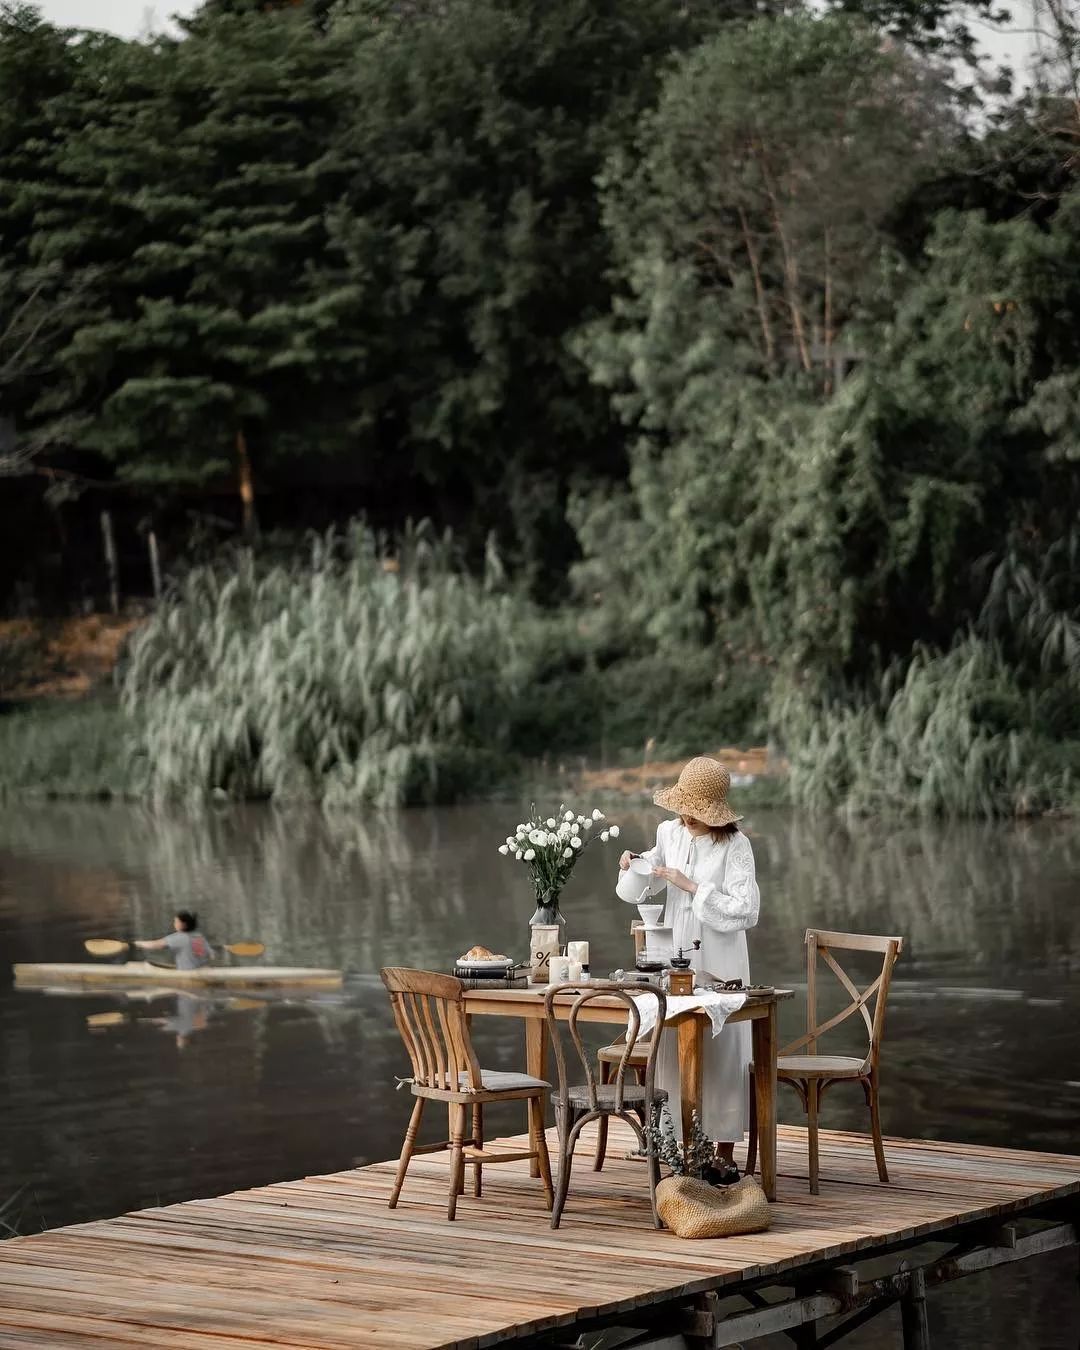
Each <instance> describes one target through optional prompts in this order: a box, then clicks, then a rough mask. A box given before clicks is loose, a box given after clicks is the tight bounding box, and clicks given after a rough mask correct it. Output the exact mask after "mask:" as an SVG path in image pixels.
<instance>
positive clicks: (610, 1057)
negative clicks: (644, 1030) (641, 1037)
mask: <svg viewBox="0 0 1080 1350" xmlns="http://www.w3.org/2000/svg"><path fill="white" fill-rule="evenodd" d="M625 1050H626V1046H625V1044H623V1045H620V1044H619V1042H618V1041H616V1042H615V1044H614V1045H605V1046H604V1048H603V1050H598V1051H597V1052H596V1058H597V1059H598V1060H600V1061H601V1062H602V1063H604V1064H619V1063H621V1061H622V1057H623V1053H624V1051H625ZM648 1058H649V1042H648V1041H638V1043H637V1044H636V1045H635V1046H634V1048H633V1050H631V1051H630V1057H629V1059H628V1060H627V1061H626V1062H627V1064H635V1065H637V1064H644V1063H645V1061H646V1060H647V1059H648Z"/></svg>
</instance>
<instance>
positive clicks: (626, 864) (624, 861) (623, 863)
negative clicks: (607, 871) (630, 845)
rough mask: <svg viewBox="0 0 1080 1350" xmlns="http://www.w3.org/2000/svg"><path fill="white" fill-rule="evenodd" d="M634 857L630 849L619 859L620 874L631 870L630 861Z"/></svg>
mask: <svg viewBox="0 0 1080 1350" xmlns="http://www.w3.org/2000/svg"><path fill="white" fill-rule="evenodd" d="M633 856H634V855H633V854H632V853H631V852H630V851H629V849H627V851H626V852H625V853H624V854H623V855H622V857H621V858H620V859H619V871H620V872H627V871H629V869H630V859H631V858H632V857H633Z"/></svg>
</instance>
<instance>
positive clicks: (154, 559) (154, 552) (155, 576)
mask: <svg viewBox="0 0 1080 1350" xmlns="http://www.w3.org/2000/svg"><path fill="white" fill-rule="evenodd" d="M146 546H147V548H148V549H149V551H150V578H151V580H152V582H153V585H154V599H155V600H160V599H161V555H160V554H159V553H158V542H157V535H156V534H155V533H154V531H153V530H151V531H150V533H149V534H148V535H147V536H146Z"/></svg>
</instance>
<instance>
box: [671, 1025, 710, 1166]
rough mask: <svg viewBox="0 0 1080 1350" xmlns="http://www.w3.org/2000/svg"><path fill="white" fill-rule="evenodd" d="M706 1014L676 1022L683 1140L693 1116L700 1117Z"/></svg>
mask: <svg viewBox="0 0 1080 1350" xmlns="http://www.w3.org/2000/svg"><path fill="white" fill-rule="evenodd" d="M708 1025H709V1019H708V1018H707V1017H699V1016H693V1015H692V1016H690V1017H684V1018H683V1019H682V1020H681V1021H680V1022H679V1023H678V1035H679V1105H680V1107H681V1108H682V1131H683V1141H684V1142H685V1141H686V1140H688V1139H689V1138H690V1131H691V1129H692V1128H693V1115H694V1112H695V1111H696V1112H697V1113H698V1119H699V1120H700V1119H701V1077H702V1062H703V1051H704V1046H705V1028H706V1026H708Z"/></svg>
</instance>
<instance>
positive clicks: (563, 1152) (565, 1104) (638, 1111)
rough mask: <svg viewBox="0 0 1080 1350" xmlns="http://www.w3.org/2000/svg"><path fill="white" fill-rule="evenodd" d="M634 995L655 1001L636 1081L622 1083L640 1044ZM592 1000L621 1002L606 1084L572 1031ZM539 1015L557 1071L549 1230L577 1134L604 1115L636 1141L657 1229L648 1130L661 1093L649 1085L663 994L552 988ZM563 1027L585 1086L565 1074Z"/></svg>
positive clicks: (566, 1184) (655, 1167)
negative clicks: (559, 1009)
mask: <svg viewBox="0 0 1080 1350" xmlns="http://www.w3.org/2000/svg"><path fill="white" fill-rule="evenodd" d="M566 994H573V995H574V1002H573V1003H572V1004H571V1007H570V1011H569V1014H568V1015H567V1019H566V1022H565V1023H564V1024H562V1023H560V1022H559V1020H558V1019H557V1017H556V1015H555V1008H554V1004H555V1000H556V999H557V998H560V997H562V996H565V995H566ZM631 995H635V996H642V995H644V996H646V997H650V996H651V997H652V998H655V999H656V1004H657V1008H656V1023H655V1025H656V1028H657V1031H656V1033H655V1034H654V1035H653V1036H652V1037H651V1039H650V1040H649V1041H648V1042H647V1047H646V1056H645V1064H644V1072H643V1079H644V1081H642V1082H634V1083H628V1082H627V1076H628V1075H629V1074H630V1073H633V1072H635V1064H634V1052H635V1049H636V1048H637V1047H638V1046H639V1044H644V1042H643V1040H642V1038H641V1036H640V1031H641V1013H640V1012H639V1010H638V1007H637V1004H636V1003H635V1001H634V998H633V997H631ZM597 998H605V999H609V998H615V999H619V1000H620V1001H621V1002H623V1003H625V1004H626V1015H627V1031H626V1039H625V1040H624V1042H623V1045H622V1055H621V1056H620V1058H619V1061H618V1063H617V1064H615V1065H613V1066H610V1071H609V1072H608V1074H607V1075H606V1079H607V1081H605V1082H600V1083H598V1082H597V1080H596V1078H595V1077H594V1075H593V1070H592V1064H591V1055H590V1053H589V1051H588V1050H587V1049H586V1047H585V1044H584V1042H583V1041H582V1039H581V1033H580V1031H579V1030H578V1021H579V1019H580V1016H581V1013H582V1011H583V1010H584V1009H585V1008H587V1007H588V1005H589V1004H590V1003H591V1002H592V1001H593V1000H594V999H597ZM544 1011H545V1013H546V1015H547V1024H548V1031H549V1033H550V1036H551V1043H552V1046H553V1047H554V1050H555V1063H556V1065H557V1067H558V1070H559V1095H558V1097H557V1098H556V1102H555V1118H556V1124H557V1126H558V1130H559V1178H558V1184H557V1185H556V1188H555V1204H554V1207H553V1208H552V1211H551V1226H552V1228H558V1226H559V1224H560V1222H561V1220H562V1212H563V1206H564V1205H565V1204H566V1194H567V1191H568V1190H569V1188H570V1169H571V1168H572V1166H573V1162H574V1149H575V1147H576V1145H577V1141H578V1138H579V1136H580V1134H581V1131H582V1130H583V1129H584V1127H585V1126H586V1125H588V1124H589V1122H590V1121H593V1120H596V1121H599V1122H600V1123H601V1125H603V1124H605V1123H606V1122H607V1120H608V1118H609V1117H611V1116H617V1117H618V1118H619V1119H620V1120H625V1121H626V1123H627V1124H628V1125H629V1126H630V1127H631V1128H632V1129H633V1131H634V1133H635V1134H636V1135H637V1137H638V1141H639V1143H640V1145H641V1148H642V1151H643V1152H644V1153H645V1155H646V1157H647V1159H648V1163H649V1198H650V1201H651V1204H652V1214H653V1224H654V1225H655V1227H657V1228H661V1227H663V1225H662V1224H661V1222H660V1216H659V1215H658V1214H657V1212H656V1183H657V1182H658V1181H659V1179H660V1165H659V1162H658V1160H657V1157H656V1152H655V1148H654V1141H653V1137H652V1133H651V1131H650V1130H649V1129H648V1126H649V1125H650V1124H651V1122H652V1115H653V1110H654V1108H655V1107H656V1106H658V1105H660V1104H661V1103H663V1102H666V1101H667V1093H666V1092H665V1091H663V1089H661V1088H657V1087H656V1086H655V1076H656V1052H657V1048H658V1045H659V1042H660V1036H659V1029H660V1028H661V1027H662V1026H663V1025H664V1020H665V1018H666V1017H667V999H666V998H665V997H664V994H663V991H662V990H660V989H657V988H655V987H651V986H650V987H645V986H641V985H623V984H607V983H603V984H593V983H591V982H590V983H589V984H563V985H556V986H553V987H552V988H551V989H549V990H548V992H547V994H546V996H545V998H544ZM563 1026H565V1028H566V1033H567V1034H568V1035H569V1038H570V1040H571V1042H572V1044H573V1047H574V1050H575V1052H576V1055H577V1059H578V1060H579V1061H580V1064H581V1071H582V1073H583V1074H584V1076H585V1082H584V1083H579V1082H577V1081H576V1074H577V1065H576V1064H575V1065H574V1069H575V1074H574V1080H573V1081H572V1078H571V1075H570V1073H569V1072H568V1070H567V1062H566V1054H565V1053H564V1044H563Z"/></svg>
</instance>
